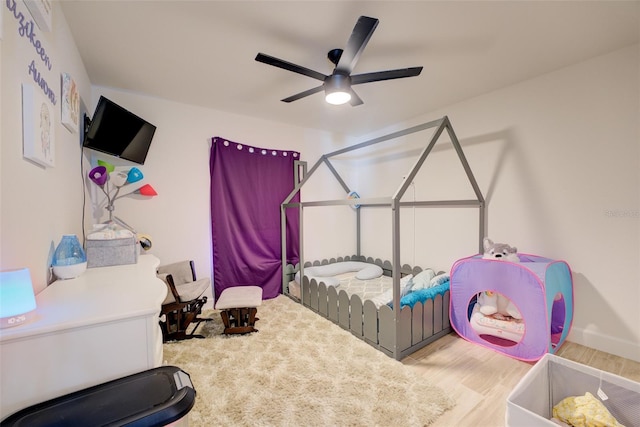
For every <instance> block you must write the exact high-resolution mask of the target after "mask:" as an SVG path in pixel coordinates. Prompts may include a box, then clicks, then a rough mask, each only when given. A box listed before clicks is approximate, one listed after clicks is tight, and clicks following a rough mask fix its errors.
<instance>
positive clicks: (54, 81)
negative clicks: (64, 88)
mask: <svg viewBox="0 0 640 427" xmlns="http://www.w3.org/2000/svg"><path fill="white" fill-rule="evenodd" d="M7 3H9V5H10V6H11V7H13V5H14V4H15V7H16V14H20V13H21V14H22V16H24V17H25V21H24V22H28V21H30V20H31V16H30V14H29V12H28V10H27V8H26V6H25V5H24V3H23V2H22V1H19V0H16V1H15V3H14V2H13V0H10V1H9V2H6V1H3V2H2V3H1V4H0V7H1V8H2V9H3V10H2V15H1V16H2V40H1V41H0V54H1V55H2V61H1V63H0V75H1V79H0V93H1V95H2V96H1V104H0V110H1V116H2V129H1V131H0V142H1V144H0V195H1V198H0V268H1V269H3V270H4V269H13V268H21V267H28V268H29V269H30V271H31V276H32V281H33V285H34V289H35V290H36V292H39V291H40V290H42V289H44V288H45V287H46V284H47V280H48V279H47V278H48V272H49V269H48V265H49V264H48V261H49V257H50V256H51V255H52V254H51V253H50V250H51V246H52V245H53V246H55V245H57V244H58V242H59V241H60V239H61V237H62V235H63V234H78V235H81V233H82V214H83V209H82V195H83V191H82V188H83V187H82V179H81V177H80V158H81V148H80V147H81V145H80V137H79V134H78V133H71V132H70V131H68V130H67V129H66V128H65V127H64V126H63V125H62V124H61V123H60V92H61V88H60V86H61V84H60V74H61V73H63V72H66V73H70V74H71V75H72V77H73V78H74V80H75V82H76V84H77V85H78V88H79V92H80V96H81V98H82V99H83V100H86V99H88V98H89V97H90V96H91V86H90V82H89V78H88V76H87V73H86V71H85V69H84V66H83V64H82V61H81V59H80V56H79V54H78V52H77V49H76V47H75V43H74V42H73V39H72V38H71V35H70V32H69V28H68V26H67V24H66V21H65V19H64V16H63V15H62V11H61V10H60V8H59V4H58V3H57V2H53V3H52V4H53V6H54V8H53V29H52V31H50V32H43V31H40V30H39V29H38V28H37V27H36V28H35V37H34V39H33V40H34V42H39V43H40V46H41V47H42V48H44V49H45V53H46V55H48V57H49V59H50V62H51V65H52V66H51V70H49V69H48V68H47V67H46V66H45V65H44V62H43V60H42V59H41V58H40V56H39V55H38V54H37V52H36V49H35V47H34V45H33V43H32V42H31V41H30V39H29V38H28V37H26V36H25V37H23V36H21V35H20V34H19V27H20V25H19V21H18V20H17V19H16V18H15V16H14V12H13V11H12V10H10V9H9V6H8V5H7ZM32 61H34V64H35V66H36V68H37V70H38V71H39V72H40V74H41V76H42V78H43V79H44V80H45V81H46V82H47V84H48V85H49V86H50V87H51V89H52V90H53V92H54V93H55V95H56V98H57V103H56V105H55V106H54V105H52V104H51V103H50V104H49V105H50V106H51V107H52V108H53V111H54V112H55V114H54V120H53V122H54V127H53V129H54V132H53V133H54V143H55V167H53V168H44V167H42V166H39V165H37V164H35V163H32V162H31V161H28V160H26V159H24V158H23V157H22V94H21V85H22V83H30V84H33V85H34V87H35V89H36V91H40V88H39V87H38V86H37V85H36V84H35V83H34V81H33V77H32V76H31V75H30V74H29V65H30V64H31V62H32Z"/></svg>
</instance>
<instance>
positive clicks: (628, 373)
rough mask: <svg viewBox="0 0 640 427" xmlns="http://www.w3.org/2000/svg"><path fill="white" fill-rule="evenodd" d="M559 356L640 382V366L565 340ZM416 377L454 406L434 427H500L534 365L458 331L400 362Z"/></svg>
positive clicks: (639, 363) (637, 363) (638, 363)
mask: <svg viewBox="0 0 640 427" xmlns="http://www.w3.org/2000/svg"><path fill="white" fill-rule="evenodd" d="M556 355H558V356H560V357H564V358H566V359H569V360H573V361H575V362H579V363H582V364H585V365H589V366H593V367H595V368H598V369H602V370H604V371H608V372H611V373H614V374H616V375H620V376H623V377H626V378H629V379H631V380H633V381H637V382H640V362H635V361H632V360H629V359H624V358H622V357H618V356H614V355H611V354H608V353H604V352H601V351H598V350H594V349H591V348H588V347H585V346H582V345H580V344H574V343H571V342H565V343H564V344H563V345H562V347H560V349H559V350H558V352H557V353H556ZM402 363H404V364H405V365H408V366H411V367H412V368H415V370H416V373H417V374H418V375H421V376H424V377H425V378H428V379H429V381H431V382H432V383H433V384H435V385H438V386H440V387H441V388H442V389H443V390H445V391H450V392H451V394H452V397H454V398H455V400H456V402H457V404H456V406H455V407H454V408H453V409H452V410H450V411H448V412H446V413H445V414H444V415H443V416H442V417H440V418H439V419H438V420H437V421H436V422H435V423H434V424H432V426H434V427H454V426H455V427H465V426H474V427H494V426H495V427H501V426H504V424H505V410H506V402H507V396H508V395H509V393H510V392H511V390H512V389H513V388H514V387H515V385H516V384H517V383H518V381H519V380H520V378H522V376H523V375H524V374H525V373H527V371H528V370H529V369H531V367H532V366H533V363H527V362H522V361H519V360H516V359H513V358H511V357H507V356H504V355H502V354H500V353H497V352H495V351H492V350H489V349H486V348H484V347H482V346H479V345H475V344H472V343H469V342H467V341H465V340H463V339H462V338H460V337H459V336H458V335H456V334H455V333H451V334H449V335H446V336H445V337H443V338H441V339H439V340H437V341H435V342H433V343H431V344H430V345H428V346H426V347H424V348H422V349H420V350H418V351H417V352H415V353H413V354H412V355H410V356H408V357H406V358H405V359H403V360H402Z"/></svg>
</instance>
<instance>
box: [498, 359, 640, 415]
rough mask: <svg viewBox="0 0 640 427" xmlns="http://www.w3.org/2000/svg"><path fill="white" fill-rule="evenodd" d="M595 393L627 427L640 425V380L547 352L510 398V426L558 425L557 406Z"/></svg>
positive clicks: (508, 398) (508, 408)
mask: <svg viewBox="0 0 640 427" xmlns="http://www.w3.org/2000/svg"><path fill="white" fill-rule="evenodd" d="M587 392H589V393H591V394H592V395H593V396H595V397H596V399H598V400H600V401H601V402H602V404H603V405H604V406H605V407H606V408H607V410H608V411H609V413H610V414H611V415H612V416H613V417H614V418H615V419H616V420H617V421H618V423H620V424H622V425H624V426H625V427H640V405H639V404H638V402H640V383H637V382H635V381H631V380H630V379H627V378H623V377H621V376H618V375H615V374H612V373H609V372H605V371H602V370H600V369H596V368H593V367H590V366H586V365H582V364H580V363H576V362H573V361H571V360H568V359H564V358H562V357H558V356H556V355H553V354H551V353H547V354H545V355H544V356H543V357H542V359H540V360H539V361H538V362H537V363H536V364H535V366H534V367H533V368H531V370H529V372H527V374H526V375H525V376H524V377H522V379H521V380H520V382H519V383H518V384H517V385H516V387H515V388H514V389H513V391H512V392H511V393H510V394H509V396H508V397H507V410H506V414H505V418H506V425H507V426H512V427H516V426H550V427H551V426H555V427H557V426H558V424H556V423H555V422H553V421H551V418H552V417H553V407H554V406H555V405H557V404H558V403H560V401H562V400H563V399H565V398H567V397H578V396H584V395H585V394H586V393H587Z"/></svg>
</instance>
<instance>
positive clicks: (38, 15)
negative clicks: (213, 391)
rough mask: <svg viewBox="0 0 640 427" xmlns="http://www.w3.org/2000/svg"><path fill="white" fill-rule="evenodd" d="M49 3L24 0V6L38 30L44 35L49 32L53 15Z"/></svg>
mask: <svg viewBox="0 0 640 427" xmlns="http://www.w3.org/2000/svg"><path fill="white" fill-rule="evenodd" d="M51 3H52V2H51V0H24V4H25V5H26V6H27V9H29V13H30V14H31V16H32V17H33V20H34V21H36V24H37V25H38V28H40V31H43V32H45V33H48V32H49V31H51V15H52V14H53V11H52V8H53V5H52V4H51Z"/></svg>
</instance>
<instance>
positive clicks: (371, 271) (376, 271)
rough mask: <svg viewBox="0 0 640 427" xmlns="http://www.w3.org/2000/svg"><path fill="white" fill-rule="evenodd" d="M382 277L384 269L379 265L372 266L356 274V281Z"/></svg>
mask: <svg viewBox="0 0 640 427" xmlns="http://www.w3.org/2000/svg"><path fill="white" fill-rule="evenodd" d="M380 276H382V267H380V266H379V265H370V266H368V267H365V268H363V269H362V270H360V271H358V273H357V274H356V279H360V280H369V279H376V278H378V277H380Z"/></svg>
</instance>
